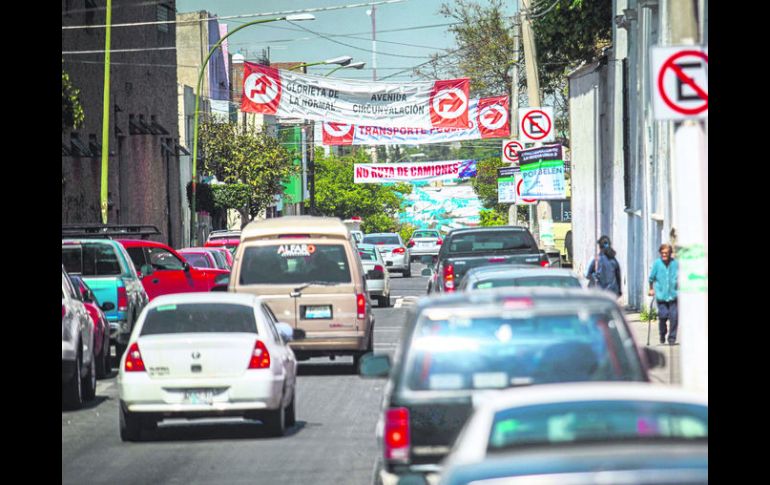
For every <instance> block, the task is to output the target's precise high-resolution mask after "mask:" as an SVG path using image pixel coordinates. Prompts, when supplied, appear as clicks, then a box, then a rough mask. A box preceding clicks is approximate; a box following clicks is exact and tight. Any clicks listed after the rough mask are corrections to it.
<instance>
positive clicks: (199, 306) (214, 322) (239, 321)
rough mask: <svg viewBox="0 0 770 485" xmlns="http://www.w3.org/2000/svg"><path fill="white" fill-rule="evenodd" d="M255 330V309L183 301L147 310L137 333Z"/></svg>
mask: <svg viewBox="0 0 770 485" xmlns="http://www.w3.org/2000/svg"><path fill="white" fill-rule="evenodd" d="M172 333H257V321H256V319H255V318H254V308H253V307H250V306H246V305H236V304H232V303H185V304H177V305H162V306H158V307H155V308H152V309H150V310H149V311H148V312H147V316H146V318H145V320H144V325H143V326H142V332H141V334H140V335H161V334H172Z"/></svg>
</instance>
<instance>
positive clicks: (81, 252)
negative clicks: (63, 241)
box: [61, 243, 123, 276]
mask: <svg viewBox="0 0 770 485" xmlns="http://www.w3.org/2000/svg"><path fill="white" fill-rule="evenodd" d="M61 262H62V264H63V265H64V268H65V269H66V270H67V273H79V274H81V275H83V276H117V275H120V274H122V273H123V270H122V269H121V267H120V262H119V261H118V255H117V254H116V253H115V248H114V247H112V246H110V245H109V244H93V243H84V244H81V245H66V246H62V248H61Z"/></svg>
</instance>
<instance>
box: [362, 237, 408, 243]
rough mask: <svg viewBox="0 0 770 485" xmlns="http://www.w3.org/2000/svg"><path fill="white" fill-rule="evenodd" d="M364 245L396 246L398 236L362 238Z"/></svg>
mask: <svg viewBox="0 0 770 485" xmlns="http://www.w3.org/2000/svg"><path fill="white" fill-rule="evenodd" d="M364 244H398V245H400V244H401V242H400V241H399V240H398V236H364Z"/></svg>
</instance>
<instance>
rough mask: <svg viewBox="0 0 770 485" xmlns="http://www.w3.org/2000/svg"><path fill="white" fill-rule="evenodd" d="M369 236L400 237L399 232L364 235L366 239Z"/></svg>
mask: <svg viewBox="0 0 770 485" xmlns="http://www.w3.org/2000/svg"><path fill="white" fill-rule="evenodd" d="M367 236H398V233H397V232H370V233H367V234H364V237H367Z"/></svg>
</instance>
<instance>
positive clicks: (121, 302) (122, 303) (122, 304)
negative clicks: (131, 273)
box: [118, 286, 128, 312]
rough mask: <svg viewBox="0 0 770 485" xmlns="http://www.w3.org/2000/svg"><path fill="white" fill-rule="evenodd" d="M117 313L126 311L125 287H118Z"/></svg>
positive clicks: (126, 295)
mask: <svg viewBox="0 0 770 485" xmlns="http://www.w3.org/2000/svg"><path fill="white" fill-rule="evenodd" d="M118 311H119V312H125V311H128V294H126V287H125V286H118Z"/></svg>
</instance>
